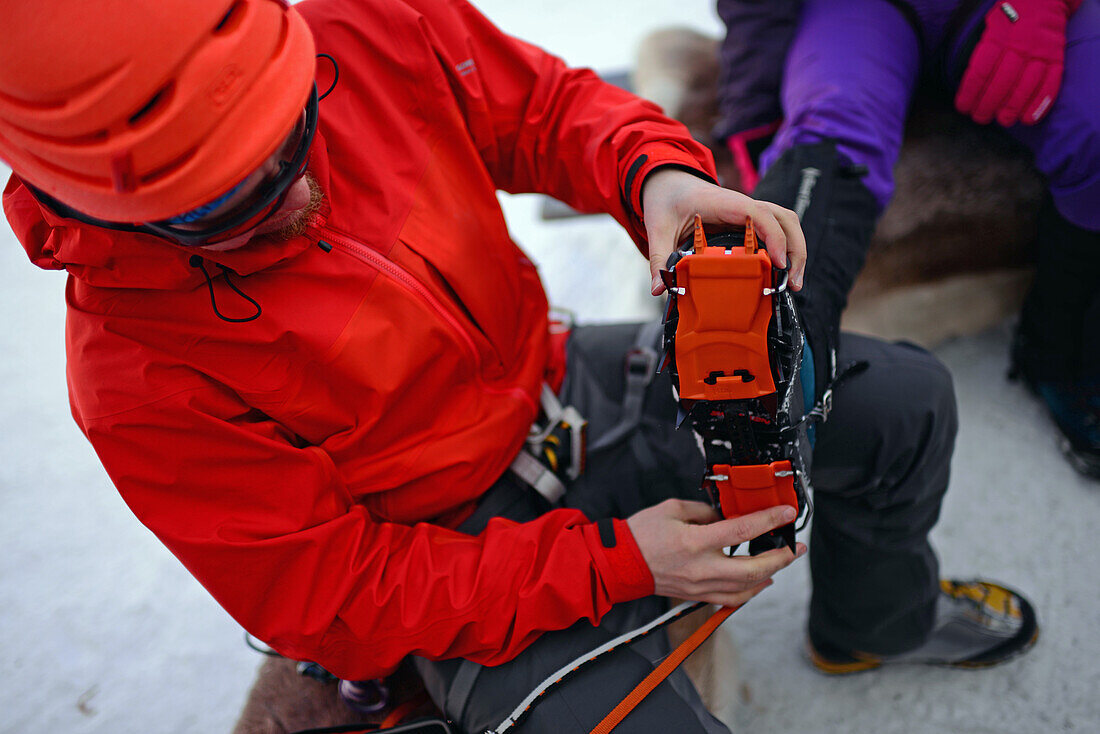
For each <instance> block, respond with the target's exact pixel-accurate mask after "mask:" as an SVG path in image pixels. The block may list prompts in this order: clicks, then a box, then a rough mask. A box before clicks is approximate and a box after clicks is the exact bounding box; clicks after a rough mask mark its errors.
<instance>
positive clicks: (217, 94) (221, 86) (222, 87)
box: [207, 64, 244, 107]
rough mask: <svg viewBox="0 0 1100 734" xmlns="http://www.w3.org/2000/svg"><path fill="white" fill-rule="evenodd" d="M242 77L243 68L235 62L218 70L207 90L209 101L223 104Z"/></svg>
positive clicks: (231, 94) (219, 104) (218, 104)
mask: <svg viewBox="0 0 1100 734" xmlns="http://www.w3.org/2000/svg"><path fill="white" fill-rule="evenodd" d="M242 78H244V69H242V68H241V67H240V66H238V65H236V64H230V65H229V66H226V67H225V68H224V69H222V70H221V71H220V72H218V75H217V76H216V77H215V78H214V83H213V84H211V85H210V90H209V92H207V93H208V94H209V95H210V101H212V102H213V103H214V104H215V105H217V106H219V107H220V106H221V105H224V104H225V103H226V102H228V101H229V99H230V98H231V97H232V96H233V93H234V92H235V91H236V89H237V86H238V85H239V84H240V81H241V79H242Z"/></svg>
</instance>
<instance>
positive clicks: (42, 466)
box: [0, 0, 1100, 734]
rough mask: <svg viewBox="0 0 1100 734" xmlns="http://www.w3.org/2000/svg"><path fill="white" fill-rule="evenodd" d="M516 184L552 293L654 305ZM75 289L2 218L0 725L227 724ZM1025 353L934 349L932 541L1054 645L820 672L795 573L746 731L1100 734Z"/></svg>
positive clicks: (225, 658) (220, 678)
mask: <svg viewBox="0 0 1100 734" xmlns="http://www.w3.org/2000/svg"><path fill="white" fill-rule="evenodd" d="M480 5H481V7H482V8H483V9H484V10H485V11H486V13H487V14H488V15H489V16H490V17H491V18H493V19H494V20H496V21H497V22H498V23H499V24H500V25H501V26H503V27H504V28H506V29H508V30H510V31H512V32H514V33H516V34H517V35H520V36H522V37H525V38H528V39H531V40H534V41H537V42H539V43H540V44H541V45H543V46H545V47H547V48H550V49H553V50H555V51H557V52H558V53H561V54H562V55H563V56H564V57H565V58H566V59H567V60H568V61H570V62H571V63H575V64H583V65H591V66H594V67H596V68H601V69H615V68H622V67H624V66H626V65H628V64H629V62H630V58H631V54H632V49H633V48H634V46H635V45H636V43H637V41H638V40H639V39H640V38H641V37H642V35H644V33H645V32H647V31H648V30H651V29H653V28H656V27H659V26H662V25H668V24H672V23H677V24H685V25H690V26H694V27H697V28H700V29H702V30H708V31H717V29H718V23H717V20H716V19H715V18H714V16H713V14H712V12H711V11H710V4H709V3H702V2H701V3H696V4H694V5H688V4H684V3H678V2H671V1H668V0H666V1H664V2H656V1H650V2H635V3H630V4H626V3H621V2H615V0H585V1H584V2H581V1H580V0H557V1H556V2H554V3H549V2H526V3H515V2H506V1H505V0H485V1H484V2H482V3H480ZM620 8H622V9H620ZM0 173H3V174H5V176H4V177H5V178H6V173H7V170H6V169H3V170H0ZM504 199H505V207H506V212H507V215H508V218H509V222H510V223H511V225H512V228H513V232H514V234H515V235H516V239H517V241H519V242H521V243H523V244H524V246H525V247H526V248H527V249H528V250H529V252H530V253H531V254H532V256H533V257H534V259H535V260H536V261H538V262H539V263H540V266H541V268H542V272H543V274H544V277H545V279H546V281H547V284H548V289H549V291H550V294H551V298H552V300H553V301H554V302H555V303H558V304H561V305H564V306H568V307H571V308H573V309H574V310H575V311H576V312H577V313H578V316H579V317H580V318H581V319H586V320H596V319H601V320H608V319H621V318H636V317H643V316H649V315H653V314H654V313H655V312H656V310H657V308H658V306H657V304H655V303H654V302H653V301H652V300H651V299H649V297H648V296H647V295H646V292H645V290H646V289H645V283H646V280H647V273H646V269H645V264H644V262H643V261H642V260H641V258H639V257H637V255H636V254H635V253H634V252H633V250H632V246H631V245H630V244H629V241H628V240H627V238H626V237H625V235H623V234H622V233H621V232H620V231H618V230H617V228H616V226H615V225H614V224H613V223H611V222H610V221H608V220H606V219H604V218H599V217H589V218H583V219H577V220H569V221H565V222H556V223H552V224H547V223H542V222H539V221H538V219H537V216H536V211H537V207H538V203H537V201H535V200H533V199H531V198H530V197H504ZM582 273H583V274H584V276H583V278H581V277H578V274H582ZM64 280H65V279H64V276H63V275H62V274H59V273H48V272H44V271H41V270H38V269H37V268H35V267H33V266H32V265H30V264H29V263H28V262H27V260H26V257H25V256H24V255H23V253H22V250H21V248H19V246H18V245H17V244H16V243H15V241H14V237H13V236H12V234H11V232H10V230H8V228H7V226H6V224H4V225H3V226H2V227H0V354H2V355H3V359H0V426H3V429H2V432H0V435H2V436H3V439H4V440H3V441H2V442H0V651H2V653H3V658H4V663H5V667H6V670H7V672H8V675H7V684H6V685H5V686H3V688H2V689H0V733H3V734H16V733H18V734H24V733H28V734H29V733H31V732H42V731H53V730H56V731H67V732H72V733H73V734H116V733H129V732H134V733H136V732H157V733H159V732H170V733H176V732H179V733H185V732H186V733H192V732H194V733H197V734H213V733H215V732H227V731H229V730H230V729H231V727H232V724H233V722H234V721H235V719H236V716H237V713H238V711H239V709H240V706H241V705H242V703H243V700H244V696H245V694H246V692H247V689H248V687H249V685H250V684H251V680H252V675H253V672H254V670H255V668H256V666H257V665H258V664H259V659H258V657H257V656H256V655H255V653H252V652H251V651H249V650H248V649H246V648H245V647H244V645H243V643H242V641H241V634H242V633H241V630H240V629H239V628H238V627H237V625H236V624H235V623H234V622H233V621H232V620H231V619H230V618H229V617H228V616H227V615H226V614H225V613H224V612H223V611H222V610H221V609H220V608H219V607H217V605H216V604H215V603H214V602H213V601H212V600H211V599H210V598H209V597H208V596H207V595H206V593H205V591H203V589H202V588H201V587H200V586H199V585H198V584H197V583H196V582H194V581H193V580H192V579H191V578H190V576H189V575H188V574H187V572H186V571H185V570H184V569H183V568H182V567H181V566H180V565H179V564H178V563H177V562H176V561H175V560H174V559H173V558H172V557H171V556H170V555H169V554H168V552H167V551H165V550H164V549H163V548H162V547H161V546H160V544H159V543H158V542H157V541H156V539H155V538H153V536H152V535H151V534H150V533H149V532H148V531H146V530H145V529H144V528H143V527H142V526H141V525H140V524H139V523H138V522H137V521H136V520H134V518H133V516H132V515H131V514H130V512H129V510H128V509H127V508H126V507H125V505H124V504H123V503H122V501H121V500H120V499H119V497H118V495H117V494H116V493H115V491H114V489H113V488H112V486H111V484H110V482H109V481H108V479H107V478H106V476H105V474H104V473H103V471H102V469H101V468H100V467H99V464H98V461H97V460H96V458H95V455H94V454H93V452H92V451H91V448H90V447H89V446H88V444H87V442H86V441H85V440H84V438H83V436H81V435H80V433H79V431H78V430H77V428H76V426H75V424H74V423H73V421H72V419H71V417H70V416H69V412H68V406H67V404H66V398H65V377H64V351H63V329H64V305H63V290H64ZM1007 344H1008V325H1007V324H1006V325H1003V326H1002V327H1000V328H997V329H994V330H992V331H990V332H987V333H985V334H982V335H979V336H977V337H972V338H967V339H959V340H957V341H954V342H951V343H948V344H945V345H943V346H942V347H940V348H939V349H938V350H937V354H938V355H939V356H940V357H941V358H942V359H943V360H944V361H945V362H946V363H947V364H948V366H949V367H950V369H951V371H952V372H953V374H954V376H955V380H956V385H957V388H958V393H959V407H960V416H961V429H960V435H959V442H958V448H957V450H956V455H955V459H954V462H953V467H952V468H953V479H952V486H951V490H950V492H949V493H948V498H947V502H946V505H945V507H944V512H943V517H942V520H941V522H940V524H939V526H938V527H937V529H936V530H935V532H934V539H935V542H936V545H937V547H938V549H939V551H940V554H941V557H942V559H943V570H944V572H945V574H948V575H956V576H969V575H971V574H977V573H980V574H982V575H984V576H986V577H989V578H993V579H997V580H1000V581H1002V582H1004V583H1007V584H1010V585H1013V586H1016V587H1018V588H1020V589H1021V590H1024V591H1026V592H1027V593H1028V594H1029V596H1030V597H1031V599H1032V601H1033V602H1034V603H1035V605H1036V607H1037V609H1038V611H1039V614H1040V623H1041V624H1042V626H1043V633H1042V637H1041V639H1040V642H1039V644H1038V646H1037V647H1036V649H1035V650H1034V651H1033V652H1032V653H1030V654H1029V655H1028V656H1026V657H1025V658H1022V659H1020V660H1018V661H1015V662H1013V663H1011V664H1009V665H1007V666H1004V667H1002V668H998V669H994V670H989V671H983V672H967V671H951V670H940V669H926V668H917V667H914V668H904V669H892V670H884V671H875V672H871V673H867V674H864V675H860V676H856V677H850V678H826V677H823V676H820V675H818V674H816V673H814V672H813V671H812V670H811V669H810V668H809V667H808V665H807V664H806V663H805V662H804V661H803V660H802V659H801V639H802V628H803V625H804V616H805V607H806V602H807V600H808V594H809V585H808V568H807V567H806V564H804V563H801V564H797V565H796V566H795V567H794V568H792V569H789V570H787V571H785V572H784V573H783V574H780V576H779V577H778V580H777V583H776V585H775V586H774V587H773V588H772V589H770V590H769V591H768V592H766V593H765V594H763V595H761V596H760V597H759V598H758V599H756V600H754V601H753V602H752V604H750V605H748V606H747V607H745V609H743V610H742V611H740V612H738V613H737V615H735V616H734V617H733V618H732V619H731V620H730V621H729V622H727V623H726V625H725V627H724V630H725V633H727V634H731V635H732V636H733V637H734V639H735V641H736V643H737V646H738V650H739V657H740V663H741V667H740V672H739V673H738V674H737V676H736V678H737V683H736V685H737V686H738V694H739V698H740V701H741V703H740V705H738V706H737V707H736V708H735V709H733V710H731V711H728V712H726V713H727V715H728V718H729V720H730V721H731V722H732V723H733V724H734V727H735V731H739V732H740V731H755V732H780V731H783V732H789V731H806V732H821V733H823V734H827V733H830V732H836V733H838V734H839V733H847V732H861V731H872V730H874V731H878V732H881V733H882V734H911V733H912V734H924V733H927V734H933V733H938V732H963V733H966V734H992V732H1005V731H1008V732H1019V733H1023V734H1031V733H1032V732H1035V733H1038V732H1050V731H1068V732H1097V731H1100V697H1098V696H1097V689H1098V688H1100V662H1098V656H1100V568H1098V564H1097V563H1096V560H1095V558H1096V550H1095V546H1094V545H1093V544H1092V541H1093V536H1094V532H1093V529H1094V527H1096V526H1097V525H1098V524H1100V484H1097V483H1093V482H1089V481H1087V480H1085V479H1082V478H1081V477H1079V476H1078V475H1076V474H1075V473H1074V472H1073V471H1072V470H1071V469H1070V467H1069V466H1068V465H1067V464H1066V463H1065V461H1064V460H1063V459H1062V457H1061V456H1060V455H1059V454H1058V452H1057V450H1056V448H1055V441H1054V429H1053V428H1052V427H1051V425H1050V423H1049V422H1048V420H1047V419H1046V417H1045V416H1044V415H1043V412H1042V410H1041V409H1040V407H1039V406H1038V405H1037V404H1036V403H1035V402H1034V401H1033V400H1032V399H1031V398H1030V397H1029V396H1028V395H1027V394H1026V393H1025V392H1024V391H1023V389H1021V388H1020V387H1019V386H1018V385H1015V384H1010V383H1008V382H1006V381H1005V380H1004V379H1003V375H1004V372H1005V369H1006V358H1005V354H1006V350H1007Z"/></svg>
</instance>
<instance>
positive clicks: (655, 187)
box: [642, 168, 806, 296]
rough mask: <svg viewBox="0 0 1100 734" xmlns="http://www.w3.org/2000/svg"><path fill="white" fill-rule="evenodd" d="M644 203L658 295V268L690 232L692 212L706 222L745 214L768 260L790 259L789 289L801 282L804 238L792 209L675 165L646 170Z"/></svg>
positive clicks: (728, 221)
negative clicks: (740, 191) (749, 218)
mask: <svg viewBox="0 0 1100 734" xmlns="http://www.w3.org/2000/svg"><path fill="white" fill-rule="evenodd" d="M642 206H643V208H644V210H645V228H646V235H647V237H648V239H649V274H650V276H651V277H652V279H653V283H652V291H651V292H652V293H653V295H655V296H659V295H661V293H663V292H664V290H665V286H664V283H662V282H661V277H660V272H661V270H663V269H664V267H665V263H666V262H667V261H668V256H669V255H671V254H672V251H673V249H674V248H675V247H676V245H677V243H679V242H680V240H682V239H683V238H684V237H686V236H687V235H688V234H689V233H690V232H691V228H692V225H693V223H694V220H695V214H696V213H698V214H699V215H700V216H701V217H702V218H703V223H704V224H724V225H730V226H736V227H743V226H744V225H745V217H752V223H753V226H754V227H755V228H756V232H757V234H758V235H759V236H760V239H762V240H763V241H764V244H765V245H767V248H768V255H769V256H770V257H771V259H772V262H773V263H775V266H776V267H778V268H782V267H786V265H787V261H788V260H790V264H791V271H790V279H789V281H788V282H789V283H790V286H791V288H792V289H793V290H796V291H797V290H800V289H801V288H802V275H803V271H804V270H805V268H806V238H805V237H804V236H803V234H802V227H801V225H800V224H799V223H798V215H796V214H795V213H794V212H792V211H791V210H790V209H784V208H783V207H781V206H779V205H778V204H772V203H770V202H767V201H757V200H755V199H751V198H749V197H748V196H745V195H744V194H741V193H738V192H736V191H732V190H730V189H724V188H722V187H721V186H715V185H714V184H711V183H707V182H706V181H704V180H703V179H701V178H699V177H697V176H693V175H691V174H690V173H687V172H686V171H681V170H679V169H676V168H659V169H657V170H656V171H654V172H653V173H651V174H649V175H648V176H646V179H645V182H644V184H643V189H642Z"/></svg>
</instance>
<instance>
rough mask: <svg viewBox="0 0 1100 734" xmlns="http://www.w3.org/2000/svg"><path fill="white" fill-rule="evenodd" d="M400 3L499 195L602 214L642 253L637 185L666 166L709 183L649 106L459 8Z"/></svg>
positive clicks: (710, 171) (417, 0) (436, 2)
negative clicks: (534, 195) (551, 200)
mask: <svg viewBox="0 0 1100 734" xmlns="http://www.w3.org/2000/svg"><path fill="white" fill-rule="evenodd" d="M408 2H409V4H410V5H411V6H413V7H414V8H415V9H416V10H418V11H419V12H420V13H422V14H423V18H424V20H423V22H422V24H421V28H420V33H421V34H422V37H423V39H424V41H425V43H426V44H427V45H428V46H429V47H430V48H431V51H432V53H433V54H434V56H435V57H436V59H437V63H438V66H439V68H440V69H441V71H442V73H443V74H444V75H445V78H446V81H447V84H448V85H449V87H450V89H451V92H452V94H453V96H454V98H455V99H456V100H457V103H458V104H459V106H460V108H461V110H462V114H463V116H464V118H465V120H466V124H467V127H468V128H469V130H470V133H471V135H472V136H473V138H474V141H475V144H476V145H477V147H478V149H479V151H480V153H481V157H482V159H483V160H484V161H485V164H486V166H487V167H488V169H489V172H490V174H491V175H492V177H493V180H494V181H495V183H496V185H497V186H498V187H499V188H501V189H504V190H506V191H509V192H512V193H527V192H538V193H543V194H548V195H550V196H553V197H555V198H557V199H560V200H562V201H564V202H565V203H567V204H569V205H570V206H572V207H574V208H576V209H578V210H580V211H586V212H607V213H609V214H611V215H612V216H613V217H614V218H615V219H616V220H617V221H618V222H619V223H620V224H622V225H623V226H624V227H625V228H626V229H627V231H628V232H629V233H630V235H631V237H632V238H633V239H634V241H635V243H636V244H637V245H638V246H639V248H640V249H642V251H643V252H645V251H646V250H647V247H648V245H647V243H646V239H645V227H644V226H643V224H642V214H643V212H642V204H641V190H642V182H643V181H644V180H645V177H646V176H647V175H648V174H649V173H650V172H652V171H653V170H655V169H656V168H660V167H665V166H675V167H679V168H682V169H684V170H687V171H689V172H691V173H693V174H695V175H697V176H699V177H701V178H704V179H706V180H709V181H712V182H713V181H715V177H716V174H715V171H714V162H713V159H712V156H711V153H710V151H709V150H708V149H707V148H706V147H705V146H703V145H701V144H700V143H698V142H696V141H695V140H694V139H692V137H691V135H690V134H689V133H688V130H687V128H686V127H684V126H683V125H682V124H681V123H679V122H677V121H674V120H671V119H669V118H667V117H665V115H664V114H662V112H661V110H660V108H659V107H657V106H656V105H654V104H653V103H651V102H648V101H645V100H643V99H641V98H639V97H637V96H635V95H633V94H631V93H630V92H627V91H625V90H623V89H620V88H618V87H616V86H614V85H611V84H608V83H606V82H604V81H602V80H601V79H599V77H597V76H596V74H595V73H593V72H592V71H591V70H590V69H575V68H570V67H568V66H566V65H565V63H564V62H563V61H562V60H561V59H559V58H557V57H555V56H552V55H551V54H548V53H546V52H545V51H543V50H542V49H540V48H538V47H536V46H533V45H531V44H529V43H526V42H524V41H521V40H519V39H517V38H513V37H511V36H509V35H507V34H505V33H503V32H502V31H500V30H499V29H498V28H496V27H495V26H494V25H493V24H492V23H490V22H489V21H488V20H487V19H486V18H485V17H484V16H482V15H481V14H480V13H479V12H478V11H477V10H475V9H474V8H473V7H472V6H470V5H469V4H468V3H467V2H465V0H408Z"/></svg>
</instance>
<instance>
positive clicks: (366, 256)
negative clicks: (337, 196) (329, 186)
mask: <svg viewBox="0 0 1100 734" xmlns="http://www.w3.org/2000/svg"><path fill="white" fill-rule="evenodd" d="M322 226H323V225H322ZM310 229H313V230H315V231H316V235H317V237H318V239H321V240H324V241H325V242H329V243H331V244H333V245H334V246H337V247H339V248H340V249H341V250H344V251H345V252H348V253H349V254H351V255H352V256H353V257H355V258H358V259H359V260H361V261H363V262H364V263H366V264H367V265H368V266H370V267H372V268H374V269H375V270H378V271H379V272H381V273H385V274H386V275H388V276H390V277H391V278H393V279H394V280H396V281H397V282H398V283H400V284H402V285H403V286H405V287H406V288H407V289H409V290H410V291H412V292H413V293H415V294H416V295H418V296H420V298H421V299H423V301H424V302H425V303H427V304H428V306H429V307H431V309H432V310H433V311H435V313H436V314H438V315H439V316H441V317H442V318H443V320H444V321H446V322H447V324H448V325H449V326H450V327H451V328H452V329H453V330H454V331H455V333H457V334H458V335H459V337H460V338H461V340H462V343H463V345H465V347H466V351H468V352H469V354H470V356H471V358H472V359H473V362H474V364H475V365H476V364H477V363H478V362H479V361H480V360H479V357H478V350H477V346H476V345H475V344H474V340H473V338H472V337H471V336H470V334H469V332H468V331H467V330H466V328H465V327H464V326H463V325H462V323H461V322H460V321H459V320H458V318H456V317H455V316H454V314H452V313H451V312H450V311H448V310H447V308H446V306H444V305H443V304H442V303H440V302H439V299H438V298H436V297H435V295H434V294H433V293H432V292H431V291H429V290H428V289H427V288H425V287H424V285H423V284H422V283H421V282H420V281H419V280H417V279H416V278H415V277H414V276H413V275H411V274H410V273H409V272H407V271H406V270H405V269H404V268H402V267H401V266H400V265H398V264H397V263H395V262H393V261H392V260H389V259H387V258H386V257H384V256H383V255H381V254H380V253H378V252H377V251H375V250H372V249H371V248H369V247H367V246H366V245H364V244H361V243H360V242H358V241H356V240H355V239H353V238H352V237H350V236H348V235H346V234H344V233H342V232H337V231H336V230H333V229H332V228H329V227H324V228H323V229H322V228H321V226H316V227H313V226H311V227H310ZM486 338H488V337H486ZM502 366H503V365H502ZM474 374H475V375H476V376H477V381H478V384H479V385H480V386H481V388H482V389H483V390H485V391H487V392H491V393H501V394H510V395H516V396H521V397H522V398H523V401H524V402H526V403H528V404H529V405H531V406H532V407H533V408H534V409H535V412H536V413H537V412H538V406H537V405H535V403H534V401H532V399H531V397H530V396H529V395H527V392H526V391H525V390H523V389H522V388H519V387H508V388H503V389H502V388H495V387H492V386H490V385H487V384H485V381H484V379H483V378H482V376H481V371H480V370H478V369H476V367H475V369H474Z"/></svg>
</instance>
